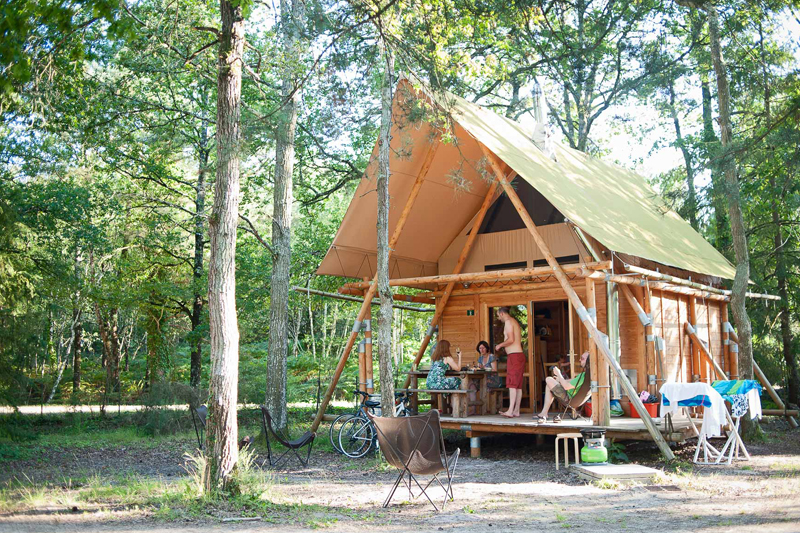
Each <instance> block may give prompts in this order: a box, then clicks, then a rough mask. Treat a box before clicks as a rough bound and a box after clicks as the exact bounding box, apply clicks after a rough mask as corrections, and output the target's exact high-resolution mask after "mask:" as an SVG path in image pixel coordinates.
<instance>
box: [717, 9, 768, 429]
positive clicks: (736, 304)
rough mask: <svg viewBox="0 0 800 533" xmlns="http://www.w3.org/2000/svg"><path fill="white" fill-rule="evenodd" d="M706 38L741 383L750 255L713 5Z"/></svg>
mask: <svg viewBox="0 0 800 533" xmlns="http://www.w3.org/2000/svg"><path fill="white" fill-rule="evenodd" d="M706 10H707V13H708V36H709V40H710V42H711V61H712V63H713V64H714V72H715V73H716V76H717V98H718V100H719V122H720V130H721V132H722V150H723V153H722V162H721V163H722V164H721V167H722V172H723V176H724V178H725V193H726V196H727V198H728V214H729V215H730V222H731V235H732V237H733V249H734V253H735V254H736V277H735V278H734V280H733V288H732V294H731V312H732V314H733V319H734V322H735V323H736V329H737V333H738V335H739V376H740V378H741V379H752V377H753V343H752V328H751V325H750V317H749V316H748V315H747V309H746V301H747V296H746V295H745V293H746V292H747V283H748V281H749V279H750V254H749V252H748V250H747V235H746V230H745V225H744V215H743V214H742V208H741V200H740V195H739V177H738V175H737V174H738V173H737V168H736V161H735V159H734V156H733V154H732V153H731V149H732V144H733V126H732V124H731V109H730V89H729V87H728V73H727V71H726V68H727V67H726V65H725V62H724V60H723V58H722V48H721V44H720V35H719V17H718V15H717V9H716V7H715V6H714V5H707V6H706ZM758 433H760V428H759V426H758V422H757V421H755V422H751V420H750V417H747V416H745V417H742V435H743V436H744V437H746V438H752V437H755V436H756V435H757V434H758Z"/></svg>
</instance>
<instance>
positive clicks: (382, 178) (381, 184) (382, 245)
mask: <svg viewBox="0 0 800 533" xmlns="http://www.w3.org/2000/svg"><path fill="white" fill-rule="evenodd" d="M381 45H382V52H383V53H382V55H383V58H384V60H385V63H386V65H385V67H386V68H385V72H384V75H383V87H382V88H381V128H380V137H379V138H378V180H377V187H378V294H379V295H380V298H381V307H380V313H379V316H378V366H379V369H380V380H381V411H382V412H383V416H394V371H393V369H392V318H393V313H394V310H393V309H392V301H393V300H392V289H391V287H390V286H389V253H390V250H389V178H390V169H389V160H390V155H391V141H392V139H391V129H392V89H393V86H392V84H393V78H394V58H393V56H392V52H391V50H389V47H388V46H386V43H385V42H384V41H381Z"/></svg>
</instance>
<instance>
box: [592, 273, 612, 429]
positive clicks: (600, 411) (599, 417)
mask: <svg viewBox="0 0 800 533" xmlns="http://www.w3.org/2000/svg"><path fill="white" fill-rule="evenodd" d="M586 306H587V308H588V309H587V312H588V313H589V315H590V316H591V318H592V320H594V321H595V322H596V321H597V296H596V293H595V286H594V280H592V279H586ZM599 376H600V362H599V358H598V356H597V346H595V344H594V343H593V342H590V343H589V379H591V381H592V385H594V386H593V387H592V424H594V425H595V426H603V425H605V424H603V421H604V420H605V418H606V415H608V418H609V420H610V419H611V414H610V413H608V411H609V405H607V404H604V403H601V402H600V388H599V386H600V379H599ZM604 411H605V413H604Z"/></svg>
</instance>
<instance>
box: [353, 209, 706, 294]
mask: <svg viewBox="0 0 800 533" xmlns="http://www.w3.org/2000/svg"><path fill="white" fill-rule="evenodd" d="M484 215H485V213H484ZM476 221H477V219H476ZM473 227H474V225H473ZM478 227H480V226H478ZM473 234H475V232H474V231H471V232H470V237H472V236H473ZM476 237H477V234H475V237H472V241H474V240H475V238H476ZM467 242H468V243H470V239H468V240H467ZM471 246H472V244H471V243H470V247H471ZM464 247H465V248H466V244H465V246H464ZM462 253H463V250H462ZM464 261H466V259H465V260H464ZM462 267H463V263H462ZM598 268H599V269H601V270H602V269H607V268H611V261H600V262H596V263H587V264H585V265H580V264H574V265H563V266H562V270H563V271H564V272H576V271H578V270H580V269H583V270H585V271H586V272H594V271H595V270H596V269H598ZM453 270H454V272H453V273H452V274H441V275H438V276H421V277H416V278H396V279H392V280H389V285H391V286H392V287H410V288H415V287H428V286H430V285H445V284H448V283H451V282H452V283H478V282H484V281H499V280H507V279H525V278H535V277H539V276H547V275H549V274H552V273H553V269H552V267H550V266H546V267H545V266H543V267H534V268H510V269H508V270H492V271H489V272H466V273H464V274H460V273H457V272H455V269H453ZM598 274H599V275H601V276H602V274H600V273H598ZM623 277H624V276H623ZM612 281H613V280H612ZM369 285H370V282H365V281H354V282H350V283H345V284H344V287H345V288H349V289H366V288H368V287H369ZM687 290H691V289H687Z"/></svg>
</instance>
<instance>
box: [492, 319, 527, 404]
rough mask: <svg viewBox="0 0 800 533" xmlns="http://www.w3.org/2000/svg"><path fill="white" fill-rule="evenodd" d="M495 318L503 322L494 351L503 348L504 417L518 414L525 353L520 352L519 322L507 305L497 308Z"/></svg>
mask: <svg viewBox="0 0 800 533" xmlns="http://www.w3.org/2000/svg"><path fill="white" fill-rule="evenodd" d="M497 318H499V319H500V320H502V321H503V323H504V324H505V325H504V327H503V342H501V343H500V344H498V345H496V346H495V352H497V351H498V350H499V349H500V348H505V350H506V354H508V358H507V359H506V386H507V387H508V399H509V403H508V410H507V411H500V414H501V415H502V416H504V417H506V418H514V417H517V416H519V404H520V402H521V401H522V374H524V373H525V354H524V353H522V340H521V335H520V327H519V322H517V321H516V320H515V319H514V317H512V316H511V315H510V314H509V312H508V307H501V308H499V309H498V310H497Z"/></svg>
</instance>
